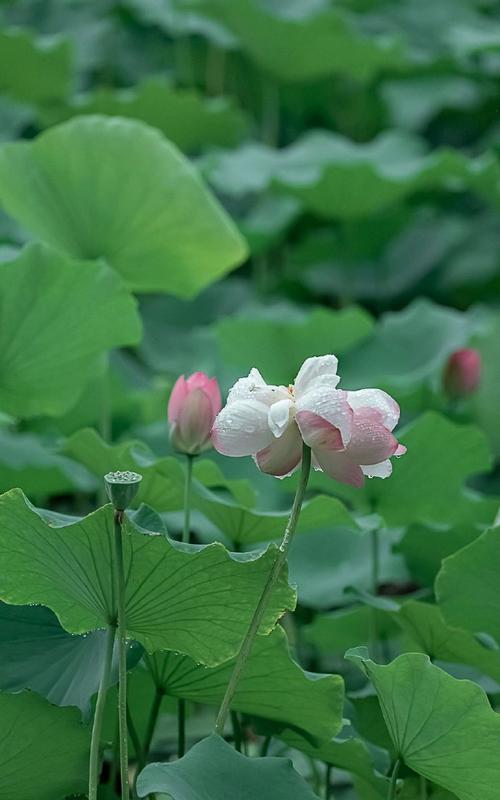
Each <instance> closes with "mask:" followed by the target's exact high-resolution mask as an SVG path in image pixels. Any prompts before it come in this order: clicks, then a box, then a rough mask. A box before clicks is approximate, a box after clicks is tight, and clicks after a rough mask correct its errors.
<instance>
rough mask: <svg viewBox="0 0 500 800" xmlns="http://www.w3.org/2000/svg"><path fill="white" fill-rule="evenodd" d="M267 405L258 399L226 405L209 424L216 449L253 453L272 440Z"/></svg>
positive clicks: (228, 453) (243, 453) (237, 452)
mask: <svg viewBox="0 0 500 800" xmlns="http://www.w3.org/2000/svg"><path fill="white" fill-rule="evenodd" d="M268 412H269V407H268V406H267V405H266V404H265V403H261V402H259V401H258V400H237V401H235V402H233V403H231V404H230V405H228V406H225V407H224V408H223V409H222V411H221V412H220V413H219V414H218V415H217V418H216V420H215V423H214V427H213V428H212V442H213V445H214V447H215V449H216V450H218V451H219V453H222V454H223V455H226V456H253V455H255V454H256V453H258V452H259V450H262V449H264V448H265V447H267V445H268V444H270V443H271V442H272V441H273V438H274V437H273V434H272V432H271V429H270V428H269V422H268Z"/></svg>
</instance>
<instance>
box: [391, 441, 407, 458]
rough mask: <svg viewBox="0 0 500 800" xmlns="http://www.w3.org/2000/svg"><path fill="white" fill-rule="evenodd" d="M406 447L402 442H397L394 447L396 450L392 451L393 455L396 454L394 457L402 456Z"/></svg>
mask: <svg viewBox="0 0 500 800" xmlns="http://www.w3.org/2000/svg"><path fill="white" fill-rule="evenodd" d="M407 449H408V448H407V447H405V445H404V444H398V446H397V447H396V450H395V452H394V455H395V456H396V458H401V456H404V454H405V453H406V451H407Z"/></svg>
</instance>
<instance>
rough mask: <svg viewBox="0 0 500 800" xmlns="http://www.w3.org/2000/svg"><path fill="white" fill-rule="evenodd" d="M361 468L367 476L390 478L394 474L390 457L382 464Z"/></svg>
mask: <svg viewBox="0 0 500 800" xmlns="http://www.w3.org/2000/svg"><path fill="white" fill-rule="evenodd" d="M361 469H362V470H363V474H364V475H366V477H367V478H389V477H390V476H391V475H392V464H391V462H390V461H389V459H388V458H387V459H386V460H385V461H381V462H380V464H370V465H369V466H362V467H361Z"/></svg>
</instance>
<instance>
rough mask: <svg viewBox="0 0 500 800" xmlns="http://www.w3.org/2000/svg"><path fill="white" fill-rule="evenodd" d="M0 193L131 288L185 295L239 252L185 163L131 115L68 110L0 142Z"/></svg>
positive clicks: (57, 241) (50, 239) (38, 229)
mask: <svg viewBox="0 0 500 800" xmlns="http://www.w3.org/2000/svg"><path fill="white" fill-rule="evenodd" d="M0 203H1V204H2V205H3V207H4V208H5V210H6V211H7V213H8V214H10V215H11V216H13V217H14V218H15V219H17V220H18V221H19V222H20V223H21V224H22V225H24V226H26V228H28V229H29V230H30V231H32V232H33V233H34V234H36V235H37V236H39V237H40V238H41V239H42V240H43V241H45V242H47V243H49V244H52V245H55V246H56V247H58V248H59V249H60V250H62V251H64V252H66V253H68V254H69V255H71V256H75V257H77V258H98V257H102V258H105V259H106V261H108V263H109V264H111V266H113V267H114V268H115V269H116V270H117V271H118V272H119V273H120V274H121V275H122V277H123V278H124V279H125V281H126V283H127V285H128V286H129V287H130V288H131V289H133V290H135V291H141V292H155V291H156V292H170V293H171V294H176V295H179V296H180V297H192V296H193V295H195V294H196V293H197V292H199V291H200V290H201V289H203V287H205V286H207V285H209V284H210V283H212V282H213V281H215V280H216V279H217V278H220V277H221V276H222V275H224V274H225V273H226V272H228V271H230V270H231V269H233V268H234V267H236V266H237V265H238V264H239V263H240V262H241V261H242V260H243V259H244V257H245V255H246V248H245V244H244V242H243V240H242V238H241V237H240V235H239V234H238V232H237V230H236V228H235V227H234V225H233V224H232V222H231V221H230V219H229V217H228V216H227V215H226V214H225V213H224V211H223V210H222V208H221V207H220V206H219V205H218V203H217V202H216V200H215V199H214V198H213V197H212V196H211V195H210V193H209V192H208V191H207V189H206V188H205V186H204V185H203V183H202V182H201V180H200V178H199V177H198V174H197V173H196V171H195V170H194V168H193V167H192V166H191V165H190V164H189V163H188V161H186V159H185V158H184V157H183V156H182V155H181V154H180V153H179V152H178V150H177V148H176V147H175V146H174V145H172V144H170V143H169V142H168V141H166V140H165V139H164V138H163V136H162V135H161V134H160V133H159V132H158V131H156V130H154V129H153V128H150V127H148V126H147V125H145V124H143V123H141V122H137V121H133V120H125V119H121V118H111V117H100V116H89V117H78V118H76V119H74V120H71V121H69V122H66V123H63V124H62V125H58V126H56V127H54V128H51V129H49V130H48V131H46V132H45V133H42V134H41V135H40V136H38V137H37V138H36V139H34V140H33V141H31V142H16V143H14V144H7V145H4V147H3V148H2V149H1V150H0ZM110 316H111V315H110Z"/></svg>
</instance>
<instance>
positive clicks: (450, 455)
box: [368, 412, 498, 525]
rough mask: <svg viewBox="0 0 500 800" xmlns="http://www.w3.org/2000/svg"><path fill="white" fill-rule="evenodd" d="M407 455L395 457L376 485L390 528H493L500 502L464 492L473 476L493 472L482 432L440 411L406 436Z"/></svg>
mask: <svg viewBox="0 0 500 800" xmlns="http://www.w3.org/2000/svg"><path fill="white" fill-rule="evenodd" d="M400 438H401V441H402V442H403V443H404V444H405V445H406V447H407V448H408V452H407V454H406V455H405V456H404V457H403V458H401V459H395V464H394V471H393V474H392V476H391V478H390V480H387V481H377V483H376V484H375V481H371V482H370V484H369V486H368V489H369V491H370V493H371V494H372V497H373V502H374V504H375V507H376V510H377V512H378V513H379V514H381V515H382V517H383V518H384V519H385V520H386V522H387V523H388V524H389V525H407V524H409V523H412V522H424V523H430V524H432V523H442V524H445V525H450V524H452V523H453V522H455V523H459V522H460V523H464V522H465V521H467V520H470V521H471V524H474V525H475V524H478V523H480V522H482V523H483V524H488V523H489V522H491V521H492V520H493V518H494V516H495V514H496V510H497V508H498V501H497V500H495V499H494V498H491V500H490V499H488V500H486V501H485V502H483V501H481V500H480V499H477V498H475V496H474V495H472V493H469V494H467V495H466V494H464V492H463V487H464V483H465V481H466V480H467V478H469V476H472V475H476V474H478V473H482V472H483V473H484V472H488V471H489V469H490V466H491V455H490V452H489V448H488V444H487V442H486V439H485V437H484V434H483V433H482V431H481V430H480V429H479V428H477V427H476V426H474V425H459V424H456V423H454V422H451V421H450V420H449V419H447V418H446V417H444V416H441V415H440V414H436V413H435V412H428V413H427V414H424V415H422V416H421V417H419V418H418V419H417V420H415V422H413V423H412V424H411V425H410V426H408V427H407V428H406V429H405V430H404V431H402V432H401V434H400Z"/></svg>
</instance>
